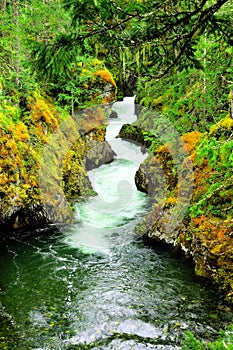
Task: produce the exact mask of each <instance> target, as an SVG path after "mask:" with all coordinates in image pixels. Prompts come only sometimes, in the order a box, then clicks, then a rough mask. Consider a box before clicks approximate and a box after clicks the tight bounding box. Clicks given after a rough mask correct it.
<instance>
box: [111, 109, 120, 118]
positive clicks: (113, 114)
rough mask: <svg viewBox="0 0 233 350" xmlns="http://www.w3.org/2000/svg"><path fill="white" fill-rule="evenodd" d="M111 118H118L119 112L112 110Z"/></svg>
mask: <svg viewBox="0 0 233 350" xmlns="http://www.w3.org/2000/svg"><path fill="white" fill-rule="evenodd" d="M109 118H118V114H117V112H116V111H114V110H113V109H112V110H111V112H110V114H109Z"/></svg>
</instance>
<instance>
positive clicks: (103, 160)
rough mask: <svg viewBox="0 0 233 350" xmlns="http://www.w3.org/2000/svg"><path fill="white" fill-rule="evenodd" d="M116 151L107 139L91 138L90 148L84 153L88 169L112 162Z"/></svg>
mask: <svg viewBox="0 0 233 350" xmlns="http://www.w3.org/2000/svg"><path fill="white" fill-rule="evenodd" d="M115 156H116V153H115V152H114V151H113V150H112V149H111V147H110V145H109V143H108V142H107V141H103V142H101V141H97V140H91V141H90V143H89V149H88V151H87V152H86V154H85V155H84V164H85V168H86V170H91V169H94V168H98V167H99V166H101V165H103V164H107V163H111V162H112V161H113V160H114V158H115Z"/></svg>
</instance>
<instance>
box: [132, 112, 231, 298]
mask: <svg viewBox="0 0 233 350" xmlns="http://www.w3.org/2000/svg"><path fill="white" fill-rule="evenodd" d="M232 127H233V122H232V119H230V118H229V116H227V117H226V118H224V119H223V120H222V121H220V122H218V123H217V124H216V125H214V126H213V127H212V128H211V130H210V132H209V133H208V134H201V133H200V132H197V131H196V132H191V133H187V134H185V135H183V136H182V141H183V142H184V147H185V148H186V149H187V151H188V153H187V160H188V159H189V160H191V161H192V163H193V176H194V177H193V192H192V198H191V201H190V205H189V210H187V212H186V214H185V215H183V214H182V215H181V217H182V220H181V221H180V220H179V217H178V216H175V215H173V214H174V212H173V211H175V210H176V208H177V207H178V206H177V203H178V201H179V200H180V199H179V189H180V181H179V179H178V178H177V169H174V164H173V160H172V155H171V153H169V148H168V147H166V145H164V146H162V147H159V148H158V149H157V151H156V153H155V155H154V156H153V157H154V158H156V160H157V162H158V163H159V164H160V165H161V168H162V170H163V174H164V178H165V179H166V184H165V192H164V196H161V197H160V199H158V198H159V197H157V199H158V200H157V202H156V201H154V205H153V208H152V210H151V212H150V213H149V214H148V215H147V217H146V218H145V220H144V223H143V225H144V232H145V233H146V237H147V239H148V238H149V239H150V240H151V241H153V242H164V243H166V244H168V245H171V246H172V247H173V248H174V249H175V250H177V249H178V250H181V251H182V252H183V254H184V255H185V256H186V257H187V258H191V259H192V261H193V263H194V266H195V272H196V274H197V275H199V276H202V277H206V278H210V279H211V280H213V281H214V282H216V283H217V284H218V285H219V288H220V290H221V291H222V293H223V295H224V296H225V298H226V299H227V300H228V301H229V302H233V254H232V252H233V190H232V189H233V178H232V175H231V174H232V170H233V169H232V168H233V162H232V163H231V162H230V161H229V157H230V154H231V138H232ZM213 148H214V152H215V153H214V152H213ZM216 152H218V153H216ZM227 155H228V156H227ZM212 157H216V158H215V161H212ZM226 157H227V158H226ZM144 164H150V161H149V160H146V162H145V163H144ZM144 164H142V165H141V166H140V169H139V171H140V172H142V171H143V176H141V186H142V188H143V190H145V188H146V189H147V188H148V183H149V181H150V183H152V184H153V186H155V187H156V181H151V179H152V178H153V174H154V177H157V168H158V165H157V164H155V163H154V162H151V168H150V167H148V166H147V167H146V166H144ZM153 167H154V173H153ZM136 181H138V179H137V180H136ZM145 184H146V185H145ZM147 192H148V191H147ZM178 214H179V211H178Z"/></svg>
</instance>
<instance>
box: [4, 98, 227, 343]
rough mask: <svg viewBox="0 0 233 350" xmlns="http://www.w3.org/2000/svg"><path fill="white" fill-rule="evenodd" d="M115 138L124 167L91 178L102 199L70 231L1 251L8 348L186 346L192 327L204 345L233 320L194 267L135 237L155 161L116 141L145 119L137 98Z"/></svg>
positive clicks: (83, 207) (35, 235) (111, 133)
mask: <svg viewBox="0 0 233 350" xmlns="http://www.w3.org/2000/svg"><path fill="white" fill-rule="evenodd" d="M113 108H114V109H115V110H116V111H117V112H118V114H119V118H117V119H111V120H110V124H109V126H108V128H107V134H106V138H107V140H108V141H109V143H110V144H111V146H112V148H113V149H114V150H115V152H116V153H117V157H116V160H115V161H114V162H112V163H110V164H107V165H103V166H101V167H100V168H98V169H95V170H93V171H90V172H89V175H90V179H91V181H92V184H93V186H94V188H95V190H96V191H97V192H98V196H96V197H92V198H89V199H88V200H86V201H82V202H78V203H76V205H75V213H76V218H75V221H74V223H73V224H72V225H69V226H66V227H65V228H63V230H62V231H61V230H59V229H57V228H55V227H49V228H46V229H40V230H35V231H33V232H25V233H24V234H21V235H20V236H19V235H18V236H16V235H14V236H12V237H10V238H9V239H7V240H6V241H5V242H3V244H2V246H1V252H0V253H1V254H0V266H1V269H0V287H1V290H0V326H1V328H0V348H3V349H19V350H29V349H33V350H42V349H43V350H58V349H61V350H63V349H64V350H65V349H68V350H72V349H80V350H81V349H95V350H97V349H98V350H110V349H113V350H114V349H115V350H131V349H133V350H144V349H164V350H170V349H180V342H181V339H182V337H183V334H184V331H185V330H191V331H192V332H194V334H195V335H196V336H197V337H199V338H202V339H204V340H210V339H213V338H215V337H216V334H217V332H218V330H219V327H222V326H224V325H225V324H226V323H228V322H230V321H231V320H232V313H231V311H230V310H227V309H225V308H221V307H219V305H218V302H219V301H218V298H217V297H216V295H217V294H216V290H215V289H214V287H213V286H212V285H211V284H208V283H206V282H205V283H204V282H203V281H200V280H199V279H197V278H196V277H195V275H194V273H193V268H192V266H189V265H188V264H187V263H185V262H183V261H181V260H180V259H178V258H176V257H175V256H174V255H172V253H171V252H169V251H164V250H163V249H160V248H157V249H156V248H152V247H150V246H147V245H145V243H144V242H143V241H142V240H141V239H137V240H134V239H133V236H132V234H131V232H132V229H133V227H134V226H135V224H136V222H137V220H138V218H140V216H141V215H143V213H145V212H146V211H147V210H149V209H148V198H147V196H146V195H145V194H143V193H140V192H138V191H137V190H136V187H135V185H134V174H135V172H136V170H137V168H138V165H139V164H140V162H141V161H142V160H143V159H144V158H145V157H146V154H142V153H141V149H140V147H138V146H136V145H135V144H133V143H129V142H126V141H123V140H121V139H116V138H115V137H116V135H117V134H118V132H119V130H120V127H121V125H122V124H123V123H126V122H127V123H128V122H132V121H133V120H135V118H136V117H135V115H134V113H133V99H132V98H125V99H124V101H123V102H117V103H116V104H115V105H114V107H113Z"/></svg>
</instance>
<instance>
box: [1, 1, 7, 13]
mask: <svg viewBox="0 0 233 350" xmlns="http://www.w3.org/2000/svg"><path fill="white" fill-rule="evenodd" d="M0 7H1V10H2V12H3V13H5V12H6V0H0Z"/></svg>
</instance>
